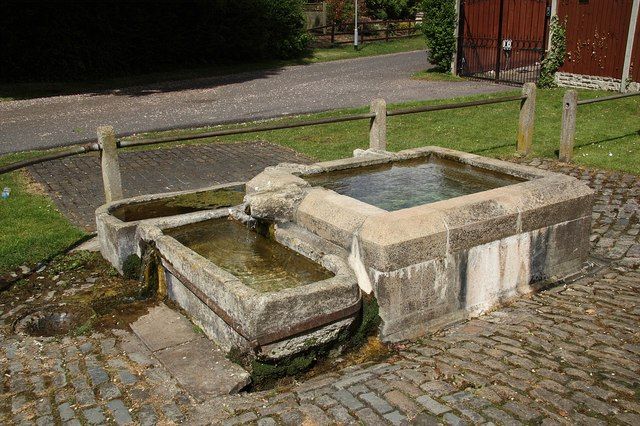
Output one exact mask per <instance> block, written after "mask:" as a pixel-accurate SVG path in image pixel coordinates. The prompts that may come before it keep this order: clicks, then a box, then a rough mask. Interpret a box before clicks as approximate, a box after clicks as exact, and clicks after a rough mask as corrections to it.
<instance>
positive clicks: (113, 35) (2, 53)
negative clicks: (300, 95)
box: [0, 0, 308, 82]
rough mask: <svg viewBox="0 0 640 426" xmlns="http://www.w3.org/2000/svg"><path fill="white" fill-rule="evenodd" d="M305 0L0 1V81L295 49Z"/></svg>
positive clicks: (96, 74)
mask: <svg viewBox="0 0 640 426" xmlns="http://www.w3.org/2000/svg"><path fill="white" fill-rule="evenodd" d="M302 5H303V0H191V1H188V2H177V1H173V2H171V1H167V2H107V1H99V2H92V3H91V7H89V6H88V5H84V4H82V3H78V2H58V1H52V2H44V3H36V2H2V3H0V63H2V66H0V81H6V82H15V81H60V80H66V81H69V80H83V79H100V78H105V77H116V76H121V75H130V74H136V73H149V72H156V71H164V70H171V69H178V68H185V67H193V66H205V65H208V64H218V63H220V62H232V61H243V62H254V61H260V60H271V59H288V58H293V57H298V56H301V55H302V54H304V53H305V50H306V48H307V42H308V36H307V33H306V30H305V23H304V15H303V9H302Z"/></svg>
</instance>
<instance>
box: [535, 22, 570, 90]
mask: <svg viewBox="0 0 640 426" xmlns="http://www.w3.org/2000/svg"><path fill="white" fill-rule="evenodd" d="M549 33H550V34H551V48H550V49H549V51H548V52H547V55H546V56H545V58H544V59H543V60H542V64H541V66H540V78H539V79H538V87H540V88H544V89H550V88H552V87H556V82H555V75H556V72H558V70H559V69H560V67H561V66H562V64H564V58H565V55H566V54H567V28H566V25H565V24H563V23H561V22H560V21H559V20H558V17H557V16H554V17H553V18H551V23H550V25H549Z"/></svg>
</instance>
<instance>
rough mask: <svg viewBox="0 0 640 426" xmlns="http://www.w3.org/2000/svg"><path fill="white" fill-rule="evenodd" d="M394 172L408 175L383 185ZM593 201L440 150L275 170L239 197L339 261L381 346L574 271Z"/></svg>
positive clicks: (582, 191)
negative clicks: (341, 257) (327, 245)
mask: <svg viewBox="0 0 640 426" xmlns="http://www.w3.org/2000/svg"><path fill="white" fill-rule="evenodd" d="M411 168H413V169H414V170H413V171H412V170H410V169H411ZM418 170H419V171H420V172H419V173H416V171H418ZM403 173H414V174H410V178H409V180H407V178H406V177H405V180H404V181H403V180H399V181H395V180H394V179H400V178H401V177H402V174H403ZM429 173H431V175H429ZM398 176H400V178H398ZM385 178H388V179H389V181H388V184H385V182H384V181H382V182H381V181H380V179H385ZM439 185H442V186H439ZM345 194H347V195H345ZM348 194H350V195H348ZM404 194H406V197H408V198H403V197H405V195H404ZM592 200H593V192H592V191H591V190H590V189H589V188H588V187H587V186H586V185H584V184H583V183H581V182H580V181H578V180H577V179H574V178H572V177H570V176H566V175H561V174H556V173H552V172H548V171H544V170H538V169H535V168H532V167H526V166H522V165H517V164H513V163H509V162H505V161H499V160H494V159H489V158H484V157H481V156H478V155H473V154H467V153H463V152H457V151H453V150H449V149H443V148H439V147H425V148H420V149H412V150H406V151H401V152H398V153H390V152H380V151H364V152H359V153H357V155H356V156H355V157H354V158H349V159H344V160H337V161H330V162H324V163H317V164H312V165H309V166H299V165H286V164H284V165H281V166H278V167H275V168H269V169H267V170H265V171H264V172H263V173H262V174H261V175H258V176H257V177H256V178H254V179H253V180H251V181H249V182H248V183H247V196H246V201H247V202H248V205H249V208H250V210H251V214H252V215H253V216H256V217H263V218H266V219H271V220H277V221H278V220H279V221H284V222H291V223H295V224H296V225H298V226H300V227H302V228H305V229H306V230H308V231H310V232H312V233H314V234H315V235H317V236H319V237H321V238H322V239H325V240H328V241H330V242H333V243H335V244H336V245H338V246H340V247H342V248H343V249H345V250H347V251H348V252H349V263H350V265H351V267H352V269H353V270H354V271H355V273H356V275H357V277H358V282H359V285H360V287H361V288H362V290H364V291H365V292H367V293H369V292H373V294H374V295H375V297H376V299H377V301H378V304H379V307H380V316H381V319H382V327H381V330H380V334H381V337H382V338H383V340H385V341H398V340H402V339H407V338H414V337H418V336H421V335H423V334H425V333H426V332H427V331H428V330H429V329H432V328H434V327H438V326H441V325H443V324H446V323H449V322H452V321H455V320H458V319H461V318H464V317H467V316H470V315H479V314H480V313H482V312H485V311H487V310H489V309H491V308H493V307H495V306H496V305H499V304H501V303H504V302H506V301H508V300H510V299H512V298H514V297H517V296H521V295H524V294H527V293H530V292H532V291H535V290H537V289H538V288H539V287H540V286H542V285H544V284H545V283H546V282H548V281H549V280H553V279H556V278H561V277H564V276H567V275H569V274H571V273H574V272H577V271H579V270H580V269H581V268H582V267H583V263H584V262H585V260H586V258H587V255H588V251H589V234H590V226H591V205H592ZM412 201H413V202H412ZM374 204H377V205H374Z"/></svg>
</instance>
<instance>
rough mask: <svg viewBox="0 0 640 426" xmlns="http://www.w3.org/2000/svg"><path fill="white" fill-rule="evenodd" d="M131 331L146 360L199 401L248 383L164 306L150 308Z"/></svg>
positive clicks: (220, 353) (210, 344) (221, 354)
mask: <svg viewBox="0 0 640 426" xmlns="http://www.w3.org/2000/svg"><path fill="white" fill-rule="evenodd" d="M131 329H132V330H133V332H134V333H135V335H136V336H137V337H138V338H139V339H140V340H141V341H142V343H144V345H145V346H147V347H148V348H149V350H150V352H149V353H148V357H149V358H153V359H154V360H157V361H156V362H158V361H159V363H162V365H163V366H164V368H165V369H166V370H167V371H168V372H169V374H171V376H172V377H174V378H175V379H176V380H177V381H178V382H180V384H181V385H182V386H183V387H184V388H185V389H186V390H187V392H189V393H190V394H191V396H193V397H194V398H196V399H198V400H200V401H202V400H204V399H206V398H210V397H212V396H221V395H228V394H230V393H237V392H238V391H239V390H240V389H242V388H244V387H245V386H247V385H248V384H249V383H250V381H251V377H250V375H249V373H247V372H246V371H245V370H243V369H242V367H240V366H239V365H237V364H234V363H232V362H231V361H229V360H228V359H227V358H226V356H225V355H226V354H225V352H224V351H223V350H222V349H220V348H219V347H218V346H216V345H215V344H214V343H213V342H212V341H210V340H209V339H207V338H206V337H205V336H203V335H202V334H199V333H197V332H196V331H195V330H194V327H193V324H192V323H191V322H190V321H189V320H188V319H187V318H186V317H185V316H184V315H182V314H180V313H179V312H176V311H174V310H173V309H171V308H169V307H168V306H167V305H165V304H164V303H161V304H160V305H158V306H155V307H153V308H151V309H150V310H149V313H148V314H147V315H144V316H142V317H140V318H139V319H138V321H136V322H135V323H133V324H131ZM136 351H137V352H139V351H138V350H137V349H136ZM152 363H153V364H155V362H152Z"/></svg>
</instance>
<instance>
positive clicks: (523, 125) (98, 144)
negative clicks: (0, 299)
mask: <svg viewBox="0 0 640 426" xmlns="http://www.w3.org/2000/svg"><path fill="white" fill-rule="evenodd" d="M535 99H536V97H535V85H534V84H533V83H527V84H526V85H525V87H524V89H523V92H522V95H517V96H503V97H498V98H494V99H485V100H480V101H470V102H458V103H451V104H442V105H428V106H419V107H415V108H404V109H397V110H392V111H387V105H386V102H385V101H384V99H374V100H373V101H372V102H371V108H370V111H369V112H365V113H360V114H349V115H341V116H337V117H327V118H319V119H314V120H301V121H296V122H292V123H280V124H272V125H264V126H252V127H240V128H236V129H224V130H215V131H211V132H198V133H186V134H183V135H178V136H166V137H159V138H146V139H124V138H128V137H130V136H132V134H130V133H129V134H121V135H119V136H116V134H115V133H114V131H113V128H111V127H110V126H104V127H100V128H98V140H97V141H91V142H88V143H84V144H76V145H68V146H66V147H65V148H64V149H63V150H62V151H59V152H55V153H53V154H48V155H44V156H42V157H38V158H33V159H30V160H24V161H18V162H15V163H11V164H7V165H5V166H2V167H0V174H3V173H8V172H12V171H15V170H18V169H22V168H24V167H27V166H30V165H34V164H38V163H43V162H46V161H51V160H55V159H58V158H64V157H70V156H72V155H78V154H83V153H86V152H91V151H99V152H100V156H101V163H102V177H103V183H104V186H105V188H104V189H105V194H106V197H107V202H109V201H115V200H117V199H118V198H121V197H122V183H121V180H120V166H119V161H118V154H117V149H118V148H126V147H133V146H144V145H155V144H161V143H170V142H182V141H186V140H194V139H205V138H212V137H220V136H229V135H240V134H247V133H257V132H267V131H273V130H282V129H293V128H297V127H308V126H319V125H323V124H332V123H344V122H349V121H356V120H369V121H370V123H369V147H370V148H371V149H377V150H386V149H387V124H386V120H387V117H393V116H399V115H407V114H418V113H424V112H432V111H443V110H452V109H458V108H470V107H477V106H482V105H491V104H499V103H504V102H514V101H520V102H521V105H520V125H519V127H518V137H517V150H518V152H519V153H521V154H523V155H526V154H527V153H528V152H529V150H530V148H531V137H532V135H533V118H534V117H533V116H534V114H535ZM165 130H181V129H179V128H174V129H165Z"/></svg>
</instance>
